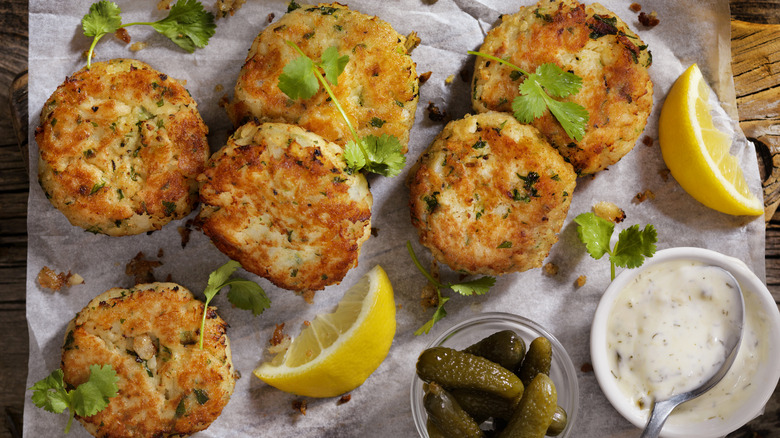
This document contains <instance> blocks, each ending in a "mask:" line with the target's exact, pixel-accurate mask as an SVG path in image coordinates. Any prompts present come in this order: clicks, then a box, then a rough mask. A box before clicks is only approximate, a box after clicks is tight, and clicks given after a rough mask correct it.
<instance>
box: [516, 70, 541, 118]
mask: <svg viewBox="0 0 780 438" xmlns="http://www.w3.org/2000/svg"><path fill="white" fill-rule="evenodd" d="M543 96H544V91H543V90H542V87H541V86H540V85H539V83H538V82H536V81H534V80H533V79H531V78H528V79H526V80H525V81H523V83H522V84H520V95H519V96H517V97H516V98H515V100H513V101H512V112H513V113H514V116H515V118H516V119H517V120H518V121H519V122H521V123H531V122H532V121H533V120H534V119H535V118H537V117H541V116H542V115H543V114H544V110H545V109H547V102H546V101H545V99H544V97H543Z"/></svg>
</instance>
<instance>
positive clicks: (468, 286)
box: [406, 240, 496, 336]
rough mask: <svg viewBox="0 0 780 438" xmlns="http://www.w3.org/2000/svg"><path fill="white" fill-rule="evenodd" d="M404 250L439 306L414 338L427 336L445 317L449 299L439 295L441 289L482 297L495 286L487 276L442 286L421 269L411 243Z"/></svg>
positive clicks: (493, 279) (492, 279) (416, 332)
mask: <svg viewBox="0 0 780 438" xmlns="http://www.w3.org/2000/svg"><path fill="white" fill-rule="evenodd" d="M406 250H407V251H408V252H409V256H410V257H411V258H412V262H414V265H415V266H416V267H417V270H419V271H420V272H421V273H422V274H423V275H424V276H425V278H427V279H428V283H429V284H430V285H432V286H433V287H434V288H435V289H436V294H437V296H438V302H439V305H438V307H437V308H436V311H435V312H433V316H432V317H431V319H430V320H428V321H427V322H426V323H425V324H423V325H422V327H420V328H419V329H417V331H415V332H414V334H415V336H419V335H422V334H427V333H428V332H430V331H431V328H433V325H434V324H436V323H437V322H439V321H440V320H441V319H442V318H444V317H445V316H447V311H446V310H444V304H445V303H446V302H447V301H449V300H450V298H449V297H446V296H443V295H442V294H441V289H442V288H447V287H448V288H450V289H452V290H454V291H455V292H457V293H459V294H461V295H483V294H485V293H487V292H488V290H490V288H491V287H493V285H494V284H496V279H495V278H494V277H487V276H485V277H480V278H477V279H475V280H470V281H464V282H461V283H455V284H452V283H450V284H443V283H441V282H440V281H439V280H438V279H436V278H434V277H433V276H432V275H431V274H430V273H428V271H426V270H425V268H423V266H422V265H421V264H420V261H419V260H417V255H416V254H415V253H414V249H412V243H411V242H409V241H408V240H407V241H406Z"/></svg>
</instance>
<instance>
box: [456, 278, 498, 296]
mask: <svg viewBox="0 0 780 438" xmlns="http://www.w3.org/2000/svg"><path fill="white" fill-rule="evenodd" d="M495 284H496V279H495V277H480V278H477V279H475V280H471V281H465V282H462V283H457V284H451V285H450V289H452V290H454V291H455V292H457V293H459V294H461V295H483V294H485V293H486V292H487V291H489V290H490V288H491V287H493V285H495Z"/></svg>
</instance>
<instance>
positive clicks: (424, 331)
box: [414, 295, 450, 336]
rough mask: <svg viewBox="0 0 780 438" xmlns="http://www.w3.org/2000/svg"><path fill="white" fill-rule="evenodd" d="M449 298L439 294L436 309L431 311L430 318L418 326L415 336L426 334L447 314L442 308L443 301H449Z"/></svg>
mask: <svg viewBox="0 0 780 438" xmlns="http://www.w3.org/2000/svg"><path fill="white" fill-rule="evenodd" d="M449 300H450V299H449V298H448V297H443V296H441V295H439V307H437V308H436V311H435V312H433V316H432V317H431V319H429V320H428V322H426V323H425V324H423V325H422V327H420V328H418V329H417V330H416V331H415V332H414V335H415V336H420V335H422V334H426V335H427V334H428V332H430V331H431V329H432V328H433V325H434V324H436V323H437V322H439V321H441V320H442V319H443V318H444V317H445V316H447V311H446V310H444V303H446V302H447V301H449Z"/></svg>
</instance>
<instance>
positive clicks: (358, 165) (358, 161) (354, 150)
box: [344, 140, 366, 169]
mask: <svg viewBox="0 0 780 438" xmlns="http://www.w3.org/2000/svg"><path fill="white" fill-rule="evenodd" d="M344 160H345V161H346V162H347V166H349V168H350V169H362V168H364V167H366V154H364V153H363V151H362V150H361V149H360V145H358V144H357V143H356V142H355V141H352V140H350V141H348V142H347V144H346V145H345V146H344Z"/></svg>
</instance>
